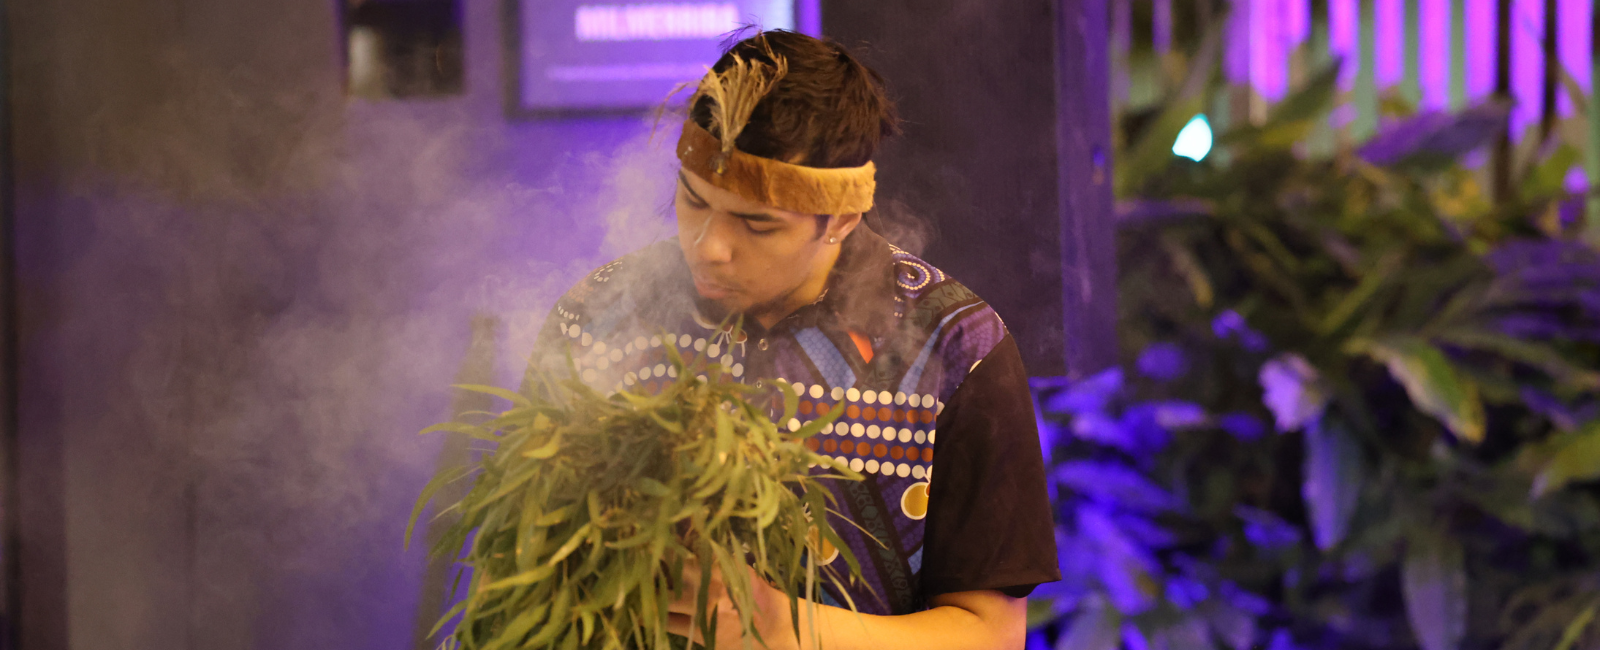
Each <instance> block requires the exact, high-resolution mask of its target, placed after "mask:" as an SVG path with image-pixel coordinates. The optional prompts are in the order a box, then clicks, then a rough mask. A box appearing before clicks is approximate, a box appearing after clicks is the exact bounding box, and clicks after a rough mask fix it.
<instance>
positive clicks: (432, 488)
mask: <svg viewBox="0 0 1600 650" xmlns="http://www.w3.org/2000/svg"><path fill="white" fill-rule="evenodd" d="M665 349H666V350H667V353H668V355H669V357H670V361H671V363H672V365H673V367H675V368H676V369H677V371H678V372H677V379H676V380H675V381H673V382H671V383H670V384H667V385H666V386H664V387H663V388H661V390H660V392H659V393H656V394H653V395H652V394H645V393H644V392H643V391H641V390H629V391H623V392H619V393H616V394H614V395H611V396H604V395H601V394H600V393H598V392H596V391H594V390H592V389H591V388H589V387H588V386H586V385H584V384H583V383H581V382H578V381H575V380H574V381H566V382H550V381H545V382H541V383H542V386H541V385H535V386H532V387H525V389H524V392H514V391H509V390H504V389H500V388H496V387H491V386H476V385H471V386H459V388H462V389H465V390H469V391H476V392H482V393H488V394H490V395H494V396H497V397H500V398H503V399H505V400H508V401H510V402H511V408H510V409H509V410H506V411H504V412H501V413H476V414H469V415H467V416H464V417H463V418H461V419H458V420H457V421H454V422H447V423H444V424H439V425H435V426H433V427H429V428H428V429H425V430H424V431H423V433H431V432H439V431H450V432H457V433H461V434H465V435H468V436H471V437H472V438H473V439H474V440H476V441H481V442H484V443H489V444H490V445H491V447H490V448H486V449H480V451H479V453H478V454H477V458H476V460H475V462H474V463H471V464H469V465H468V466H466V467H458V468H454V469H447V470H444V471H441V472H440V473H439V475H437V476H436V477H434V479H433V480H432V481H431V482H429V484H428V485H427V487H425V488H424V489H423V492H422V495H421V497H420V498H419V499H418V501H417V506H416V509H415V510H414V511H413V513H412V522H411V523H412V525H413V526H414V525H415V523H416V520H417V517H418V515H419V514H420V513H421V512H422V510H423V507H424V506H425V505H426V504H427V503H428V502H429V501H430V500H432V498H433V497H434V495H435V494H437V493H438V491H439V489H440V488H441V487H443V486H446V485H449V484H452V483H455V482H457V481H464V480H468V479H471V480H473V481H474V482H473V485H472V488H471V489H470V491H468V493H467V494H466V496H465V497H464V498H462V499H461V500H460V501H459V502H457V503H450V504H440V505H441V506H442V507H440V508H437V512H438V513H439V515H438V516H447V517H453V518H454V523H453V524H452V525H451V526H450V527H449V528H448V530H447V531H446V532H445V534H444V535H443V536H442V537H441V538H440V539H439V540H438V542H437V544H436V545H435V546H434V548H433V549H432V553H434V554H435V555H437V556H442V557H448V558H452V559H454V560H456V561H457V562H458V563H459V565H460V569H459V570H458V573H457V579H456V581H457V586H459V585H460V582H461V579H462V577H463V576H464V575H470V582H469V584H470V586H469V589H468V593H467V595H466V597H465V598H463V599H462V600H461V601H460V602H459V603H458V604H457V605H456V606H455V607H454V608H453V609H451V610H450V611H449V612H448V613H446V614H445V616H444V617H443V618H442V619H441V620H440V622H439V625H438V626H437V627H436V628H435V631H434V632H435V633H437V632H438V631H439V630H440V629H442V628H443V627H444V626H446V625H448V624H449V623H450V622H451V621H454V622H455V627H454V631H453V633H452V634H450V635H449V636H448V637H446V640H445V641H444V644H443V647H445V648H447V649H448V648H482V649H484V650H493V649H498V648H552V649H560V650H575V649H578V648H584V649H590V648H593V649H604V650H611V649H633V648H669V647H681V646H682V645H683V643H684V639H683V638H682V637H678V636H676V635H669V634H668V632H667V631H666V625H667V613H668V612H667V606H668V604H669V603H671V602H672V601H673V600H674V599H677V598H679V597H682V596H683V595H684V594H683V591H682V590H683V589H684V587H683V584H684V581H683V580H680V577H681V576H682V575H683V571H684V567H685V566H686V563H688V566H691V567H693V566H696V565H698V568H699V571H700V573H701V580H700V581H699V584H700V585H701V588H700V592H699V593H698V594H696V595H695V602H696V606H695V611H696V612H697V614H696V615H695V617H694V623H693V624H692V625H693V626H694V627H695V628H696V629H698V630H700V631H701V634H702V636H704V637H705V638H706V639H707V647H708V648H713V650H714V643H715V639H714V634H712V633H711V631H712V630H713V629H715V624H716V621H715V617H716V616H718V615H719V614H723V613H725V612H719V611H713V612H712V613H711V616H709V617H708V616H707V615H706V611H707V609H708V607H707V602H708V600H709V597H710V594H709V593H708V589H707V588H708V586H709V583H710V582H711V580H710V578H711V573H712V571H713V570H714V569H715V570H718V571H720V574H721V579H722V581H723V583H724V585H725V588H726V590H727V594H728V597H729V599H730V600H732V601H733V603H734V604H735V606H736V608H737V610H738V612H737V613H738V615H739V617H740V622H741V623H742V625H743V629H744V630H745V636H746V637H747V638H756V639H758V640H760V637H759V635H758V634H757V632H756V630H755V629H754V626H753V620H752V613H753V611H754V601H753V587H754V586H755V585H754V584H753V582H752V576H754V578H755V579H763V580H766V581H768V582H769V583H771V584H772V585H773V586H775V587H777V588H778V589H780V590H782V591H783V592H784V593H786V594H788V596H789V605H790V613H791V615H793V620H795V621H799V620H801V618H800V616H798V614H799V607H800V606H801V603H803V602H804V603H807V604H808V605H809V604H812V603H814V602H815V600H816V596H815V594H816V593H817V589H818V587H819V586H820V584H819V581H820V580H829V581H834V582H839V581H844V580H860V579H861V571H860V566H859V564H858V563H857V561H856V559H855V558H854V557H853V556H852V555H851V553H850V551H849V549H848V548H847V547H846V545H845V544H844V543H843V542H842V541H841V540H840V538H839V536H838V534H837V533H836V532H835V531H834V530H833V529H832V528H831V527H830V526H829V524H828V517H826V516H822V513H824V512H833V511H832V510H830V509H829V506H830V505H831V503H832V495H831V494H830V493H829V492H828V490H827V489H826V488H825V487H824V486H822V485H821V484H820V483H819V480H827V479H844V480H860V479H861V477H860V475H859V474H856V473H855V472H852V471H851V470H850V469H849V468H848V467H845V466H841V465H840V464H839V463H838V462H837V461H834V460H833V459H830V458H829V457H827V456H822V455H820V454H816V453H814V452H812V451H811V450H810V449H809V448H807V447H806V446H805V444H804V443H805V439H806V438H808V437H810V436H813V435H816V434H817V433H818V432H819V431H821V429H822V428H823V426H824V425H826V424H828V423H829V422H831V421H832V420H833V419H835V418H837V417H838V415H839V413H840V409H837V408H836V409H835V410H834V411H833V412H832V413H828V414H826V415H825V416H823V417H819V418H818V419H816V420H814V421H812V422H810V423H807V424H805V425H804V426H795V425H796V424H797V421H796V420H794V418H795V417H796V407H797V405H798V396H797V394H796V393H795V391H794V390H793V389H792V388H791V387H790V386H788V385H787V384H781V385H780V386H778V390H779V391H780V392H781V394H782V401H783V415H782V417H781V418H778V419H777V420H776V422H781V423H784V425H785V426H779V425H778V424H777V423H775V422H774V420H773V419H772V418H769V417H768V415H767V409H766V408H765V407H764V406H763V404H770V403H772V402H774V401H775V398H774V397H772V393H771V392H769V391H767V390H758V389H756V388H753V387H751V386H746V385H744V384H741V383H737V382H734V381H729V380H725V378H724V375H723V368H722V366H721V365H720V364H716V363H709V364H708V363H705V362H704V361H703V360H695V361H693V362H692V363H686V362H685V361H684V360H683V359H682V358H681V357H680V356H679V355H678V354H677V353H676V351H675V350H674V349H673V347H672V346H665ZM791 429H793V430H791ZM816 466H821V467H824V468H829V469H832V470H834V471H835V472H836V473H833V472H830V473H825V474H816V473H813V472H812V471H811V468H813V467H816ZM814 513H815V515H814ZM410 536H411V528H410V527H408V528H407V531H406V539H407V543H408V544H409V542H410ZM824 543H827V544H829V545H831V546H832V547H834V548H837V549H839V551H840V554H841V557H842V559H844V561H845V564H846V566H847V567H848V574H846V575H839V573H838V572H837V571H832V570H831V569H830V568H829V567H822V570H821V572H820V573H819V570H818V567H817V566H816V565H815V563H814V562H812V561H811V560H810V559H809V558H813V557H819V556H820V553H819V550H818V549H819V548H820V547H821V546H822V545H823V544H824ZM830 566H837V564H832V565H830ZM750 569H754V571H753V572H752V571H751V570H750ZM691 570H692V569H691ZM453 597H454V596H452V598H453ZM851 607H852V608H853V607H854V604H853V603H852V604H851ZM458 616H459V618H458ZM796 625H797V626H798V623H796ZM794 632H795V633H796V634H798V633H799V630H798V629H796V630H794ZM762 642H763V644H765V641H764V640H762Z"/></svg>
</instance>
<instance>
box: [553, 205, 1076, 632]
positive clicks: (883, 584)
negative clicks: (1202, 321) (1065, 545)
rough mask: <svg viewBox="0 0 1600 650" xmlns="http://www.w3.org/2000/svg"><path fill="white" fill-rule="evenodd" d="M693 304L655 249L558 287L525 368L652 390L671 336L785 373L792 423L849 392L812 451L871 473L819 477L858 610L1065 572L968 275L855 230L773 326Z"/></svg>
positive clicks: (1014, 402) (1001, 334) (1026, 437)
mask: <svg viewBox="0 0 1600 650" xmlns="http://www.w3.org/2000/svg"><path fill="white" fill-rule="evenodd" d="M703 311H705V310H704V309H702V305H701V304H700V301H699V299H698V297H697V296H696V294H695V291H694V287H693V283H692V279H691V276H690V274H689V270H688V267H687V265H686V264H685V262H684V259H683V255H682V252H681V250H680V248H679V246H678V242H677V241H676V240H668V241H663V242H658V243H656V244H653V245H651V246H648V247H646V248H644V249H641V250H639V251H637V252H634V253H632V254H630V255H627V256H625V257H623V258H621V259H618V260H617V261H614V262H612V263H610V264H607V265H605V266H603V267H601V268H600V269H598V270H596V271H595V272H594V273H592V274H591V275H589V276H588V277H587V278H585V279H584V280H582V281H580V282H579V283H578V284H577V285H576V286H574V287H573V288H572V289H571V290H570V291H568V292H567V294H566V295H565V296H563V297H562V298H561V299H560V300H559V301H558V302H557V303H556V306H555V308H554V309H553V310H552V311H551V314H550V316H549V318H548V319H547V320H546V322H545V325H544V328H543V329H542V330H541V332H540V336H539V344H538V346H537V347H536V357H535V359H534V366H535V367H540V368H544V369H545V370H546V371H549V370H550V369H555V368H565V367H566V363H567V361H566V360H567V358H568V356H567V355H568V354H569V353H570V354H571V359H572V360H573V362H574V363H575V364H576V365H575V368H576V370H577V372H578V374H579V376H580V377H581V378H582V379H583V381H584V382H585V383H587V384H589V385H591V386H593V387H595V388H598V389H601V390H623V389H634V388H642V389H643V390H645V391H647V392H654V391H656V390H659V389H660V388H661V387H662V385H663V384H664V383H666V382H670V381H673V380H675V378H676V376H677V370H676V369H675V368H673V367H672V364H671V363H669V362H668V360H667V355H666V352H665V348H666V347H667V346H675V347H676V348H677V349H678V350H680V351H681V352H682V353H684V354H685V356H691V355H705V356H706V357H707V358H710V359H716V360H718V361H720V362H721V363H722V364H723V366H725V367H726V368H727V369H728V372H729V374H731V375H732V376H733V377H735V378H738V379H739V380H740V381H745V382H747V383H753V384H755V385H757V387H760V386H762V385H767V384H770V383H771V382H774V381H775V380H784V381H788V382H790V383H792V384H793V385H794V387H795V388H796V389H798V390H799V391H800V392H801V395H802V399H801V400H800V405H799V415H800V418H798V419H797V420H795V421H792V422H788V423H784V424H787V426H789V427H792V428H798V427H799V426H801V425H802V424H803V423H804V422H805V421H808V420H809V419H811V418H813V417H820V416H821V415H823V414H826V413H828V412H830V411H831V410H832V409H833V408H834V407H835V405H837V404H839V403H840V402H844V403H845V409H844V414H843V415H842V416H841V417H840V418H839V419H838V420H836V421H835V422H834V423H833V424H832V425H831V426H828V427H826V428H825V429H824V430H823V432H822V434H820V435H817V436H814V437H812V438H810V439H809V440H808V441H807V445H808V446H810V447H811V448H812V449H813V450H815V451H818V452H820V453H823V454H826V455H828V456H832V457H835V458H837V459H838V460H840V461H841V462H844V463H847V464H848V465H849V466H850V467H851V469H854V470H856V471H857V472H861V473H863V474H865V475H866V480H865V481H863V482H854V481H827V482H825V483H826V485H827V486H828V488H829V489H830V490H833V491H834V493H835V496H836V497H837V503H838V504H839V506H840V507H841V508H842V509H844V510H845V513H846V514H847V515H848V516H849V517H850V520H851V521H853V522H855V524H856V525H859V526H860V527H861V528H860V529H858V528H857V527H856V525H852V524H850V523H847V522H843V521H834V522H832V523H833V524H834V529H835V530H836V531H838V533H839V534H840V536H841V537H842V538H843V539H844V541H845V542H846V544H848V545H849V546H850V548H851V550H852V551H853V553H854V555H855V557H856V558H857V559H858V560H859V561H860V563H861V569H862V573H863V575H864V577H865V579H866V582H867V583H868V585H869V586H870V587H866V586H860V585H858V586H855V587H848V589H849V590H850V593H849V594H848V595H849V600H850V601H853V602H854V603H855V605H856V606H857V608H859V609H860V610H861V611H862V612H865V613H871V614H905V613H910V612H914V611H918V610H920V609H923V608H925V607H926V606H927V599H928V598H930V597H932V596H934V595H938V594H941V593H952V592H958V591H973V590H979V589H999V590H1002V591H1005V592H1006V593H1008V594H1009V595H1012V596H1014V597H1020V596H1023V595H1026V594H1027V593H1029V592H1030V591H1032V589H1033V587H1034V586H1035V585H1037V584H1039V583H1043V582H1050V581H1054V580H1058V579H1060V573H1059V571H1058V569H1057V564H1056V560H1057V558H1056V549H1055V538H1054V533H1053V526H1052V523H1051V510H1050V504H1049V500H1048V495H1047V492H1046V488H1045V478H1044V465H1043V461H1042V459H1041V454H1040V449H1039V441H1038V434H1037V430H1036V428H1035V427H1036V423H1035V420H1034V414H1033V406H1032V400H1031V398H1030V396H1029V393H1028V386H1027V374H1026V372H1025V371H1024V370H1023V368H1022V363H1021V357H1020V355H1019V353H1018V352H1017V347H1016V344H1015V343H1014V342H1013V341H1012V340H1011V337H1010V334H1009V333H1008V332H1007V331H1006V328H1005V324H1004V323H1003V322H1001V320H1000V317H999V316H998V315H996V314H995V312H994V310H993V309H990V308H989V306H988V305H987V304H986V303H984V302H983V301H982V300H981V299H979V298H978V296H976V295H975V294H973V293H972V292H971V291H970V290H968V289H967V288H966V287H965V286H962V285H961V284H960V283H958V282H956V281H955V280H952V279H951V278H949V277H948V276H946V275H945V274H944V273H943V272H941V271H940V270H939V269H937V268H934V267H933V266H932V265H929V264H928V263H927V262H924V261H922V260H920V259H917V258H916V257H915V256H912V255H910V254H908V253H906V252H905V251H902V250H900V249H898V248H895V247H894V246H892V245H891V244H889V243H888V242H887V241H885V240H884V239H883V238H882V237H880V236H878V235H877V234H876V233H874V232H872V231H871V230H869V229H868V228H867V227H866V226H865V225H862V226H861V227H859V228H857V229H856V230H855V231H854V232H853V233H852V234H851V235H850V236H849V237H848V238H846V240H845V242H844V244H843V249H842V250H841V253H840V257H839V261H838V262H837V263H836V264H835V268H834V270H833V272H832V274H831V275H830V277H829V282H828V289H827V291H826V292H825V293H824V295H823V297H822V298H821V299H820V300H818V301H817V302H815V303H813V304H811V305H808V306H805V307H802V308H801V309H799V310H797V311H796V312H794V313H793V314H790V315H789V316H787V317H785V318H784V319H782V320H781V321H779V322H778V323H776V324H774V325H773V326H772V328H770V329H764V328H762V327H761V326H760V325H757V324H753V323H747V324H746V329H745V330H744V331H743V332H742V333H741V334H740V335H738V337H737V338H735V335H734V334H733V333H732V332H730V331H727V330H724V329H722V328H721V327H720V326H719V325H718V323H716V322H712V321H710V320H709V319H707V318H706V317H704V316H702V315H701V314H702V312H703ZM935 476H938V480H934V477H935ZM861 529H865V530H866V532H867V533H870V534H871V535H872V536H873V537H875V538H877V540H881V542H882V543H879V542H878V541H874V540H871V539H869V538H867V537H866V536H865V535H864V534H863V533H862V531H861ZM823 554H824V557H822V558H820V559H821V561H822V562H823V563H831V562H833V561H834V560H836V559H837V557H838V555H839V553H838V552H837V550H831V552H830V549H827V548H824V549H823ZM830 589H832V587H830ZM824 602H827V603H829V604H834V605H839V604H841V603H844V602H846V601H845V598H844V594H840V593H828V594H825V596H824Z"/></svg>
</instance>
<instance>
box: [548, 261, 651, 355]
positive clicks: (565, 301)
mask: <svg viewBox="0 0 1600 650" xmlns="http://www.w3.org/2000/svg"><path fill="white" fill-rule="evenodd" d="M682 264H683V260H682V254H681V253H680V251H679V249H678V245H677V243H676V242H675V241H673V240H666V241H660V242H656V243H654V244H651V245H649V246H646V247H644V248H641V249H639V250H637V251H634V252H632V253H629V254H627V255H624V256H622V257H619V258H617V259H615V260H612V261H611V262H608V263H606V264H605V265H603V266H601V267H599V268H597V269H595V270H594V271H591V272H590V273H589V274H588V275H585V276H584V277H583V279H581V280H579V281H578V282H576V283H574V284H573V285H572V287H571V288H570V289H568V290H567V291H566V293H564V294H562V296H561V297H560V298H559V299H557V300H556V304H555V307H554V308H552V309H551V310H550V316H549V319H548V320H547V322H546V326H547V328H548V327H549V326H550V323H552V322H553V323H556V324H557V326H558V327H559V328H560V333H561V334H564V335H565V334H568V333H569V331H570V330H571V329H572V328H578V330H579V331H580V332H581V334H579V335H577V336H572V338H579V336H585V335H588V336H592V337H596V338H598V337H602V336H605V335H606V334H607V333H608V332H610V331H611V330H613V329H615V328H616V327H617V326H618V324H619V323H620V322H621V321H622V320H624V319H625V318H626V317H627V316H629V315H632V314H634V313H635V312H637V311H639V310H640V309H643V308H645V307H646V306H647V305H648V304H649V300H648V296H651V295H655V296H661V295H666V292H667V290H668V288H667V286H666V285H667V284H670V283H673V282H676V281H677V280H679V279H680V274H678V273H676V271H677V270H678V268H679V267H681V266H682Z"/></svg>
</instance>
